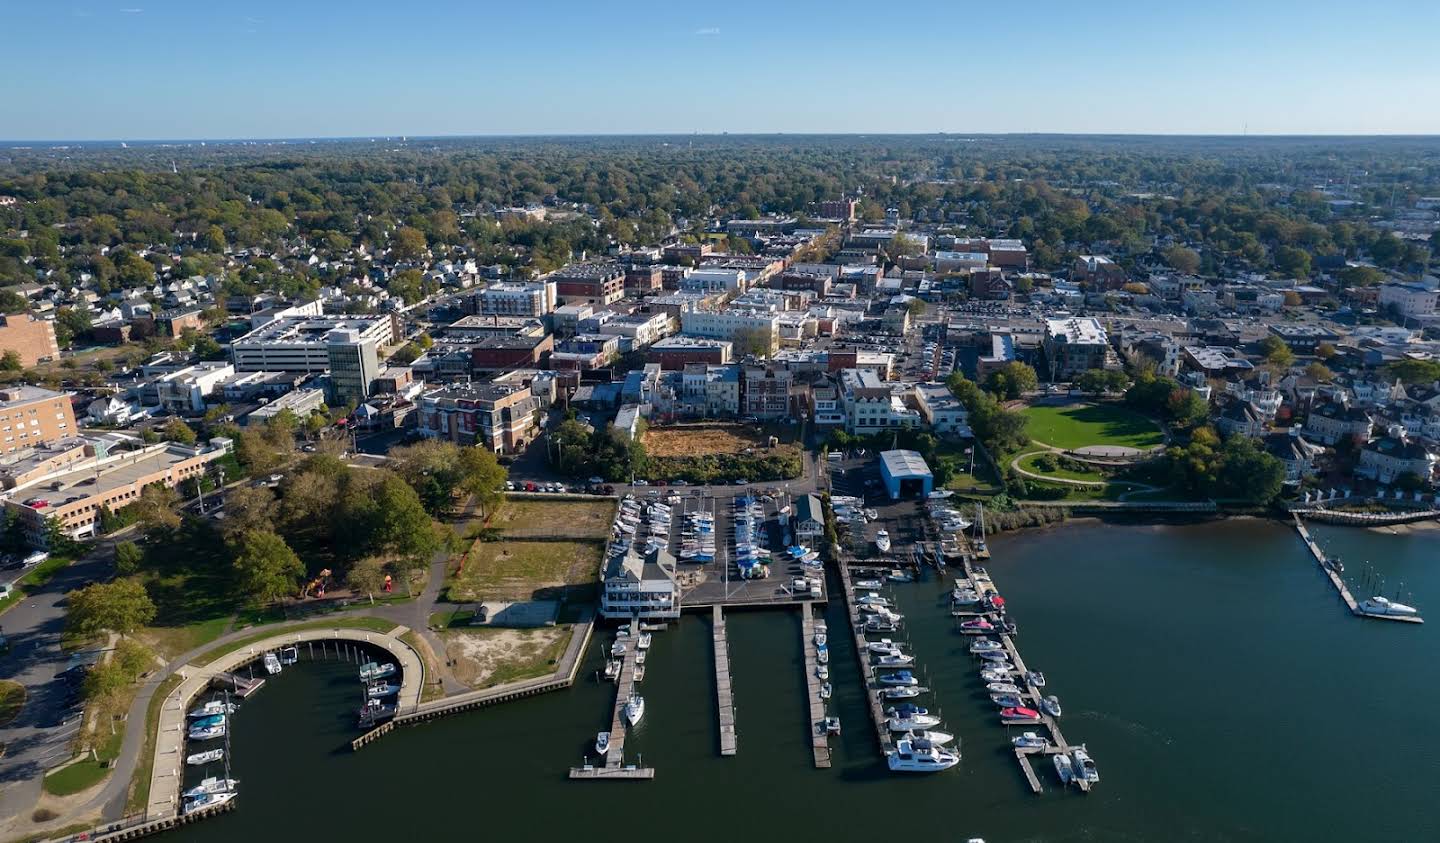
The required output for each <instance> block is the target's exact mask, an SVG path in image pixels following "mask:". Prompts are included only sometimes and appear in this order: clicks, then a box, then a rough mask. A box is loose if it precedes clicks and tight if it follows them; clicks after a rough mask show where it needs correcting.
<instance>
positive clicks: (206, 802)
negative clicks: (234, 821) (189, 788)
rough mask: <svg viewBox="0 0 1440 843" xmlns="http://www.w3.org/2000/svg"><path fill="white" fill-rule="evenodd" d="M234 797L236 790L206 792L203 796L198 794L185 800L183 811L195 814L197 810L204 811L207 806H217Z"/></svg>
mask: <svg viewBox="0 0 1440 843" xmlns="http://www.w3.org/2000/svg"><path fill="white" fill-rule="evenodd" d="M234 798H235V794H234V792H225V793H206V794H204V795H203V796H198V797H196V798H194V799H190V800H187V801H186V802H185V807H184V809H183V811H184V813H186V814H193V813H196V812H197V811H203V810H205V809H207V808H215V807H218V806H220V805H224V804H225V803H226V802H229V801H230V800H231V799H234Z"/></svg>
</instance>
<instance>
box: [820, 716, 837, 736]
mask: <svg viewBox="0 0 1440 843" xmlns="http://www.w3.org/2000/svg"><path fill="white" fill-rule="evenodd" d="M821 727H822V728H823V729H824V730H825V734H827V735H838V734H840V718H838V717H826V718H825V719H824V720H822V721H821Z"/></svg>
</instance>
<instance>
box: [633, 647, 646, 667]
mask: <svg viewBox="0 0 1440 843" xmlns="http://www.w3.org/2000/svg"><path fill="white" fill-rule="evenodd" d="M635 664H637V665H640V666H644V664H645V651H644V650H641V651H640V652H639V653H637V654H636V655H635Z"/></svg>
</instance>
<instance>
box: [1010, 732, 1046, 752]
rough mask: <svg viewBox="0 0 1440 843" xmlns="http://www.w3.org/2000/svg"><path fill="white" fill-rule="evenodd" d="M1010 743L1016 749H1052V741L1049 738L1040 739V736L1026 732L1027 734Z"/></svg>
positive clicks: (1012, 739) (1011, 740)
mask: <svg viewBox="0 0 1440 843" xmlns="http://www.w3.org/2000/svg"><path fill="white" fill-rule="evenodd" d="M1010 743H1012V744H1014V745H1015V748H1016V749H1049V748H1050V739H1049V738H1042V737H1040V736H1039V735H1037V734H1035V733H1034V732H1025V733H1023V734H1021V735H1020V737H1018V738H1011V739H1010Z"/></svg>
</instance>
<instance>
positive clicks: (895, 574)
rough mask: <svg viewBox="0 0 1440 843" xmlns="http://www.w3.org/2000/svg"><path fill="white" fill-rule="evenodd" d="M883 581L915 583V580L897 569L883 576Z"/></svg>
mask: <svg viewBox="0 0 1440 843" xmlns="http://www.w3.org/2000/svg"><path fill="white" fill-rule="evenodd" d="M885 579H887V580H889V581H890V582H914V581H915V578H914V577H912V576H911V575H910V574H908V573H906V572H905V571H902V570H900V569H899V568H895V569H893V570H891V571H890V573H888V574H886V575H885Z"/></svg>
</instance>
